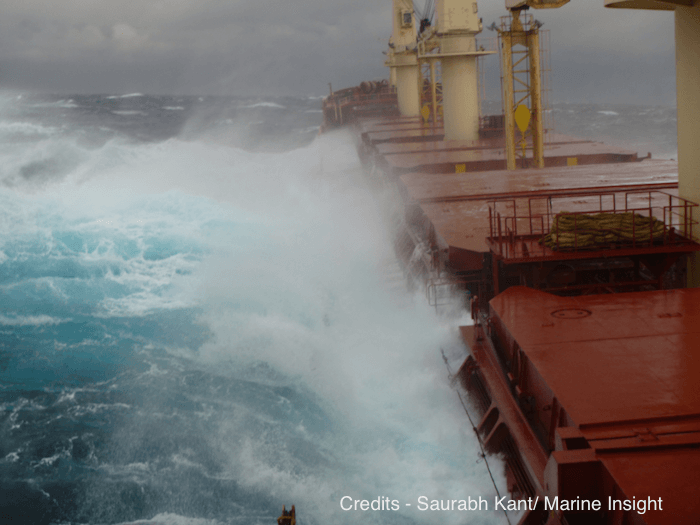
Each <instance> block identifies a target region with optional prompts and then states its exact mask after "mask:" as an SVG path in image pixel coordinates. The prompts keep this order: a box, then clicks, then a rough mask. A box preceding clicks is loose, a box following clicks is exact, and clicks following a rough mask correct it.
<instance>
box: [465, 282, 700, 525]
mask: <svg viewBox="0 0 700 525" xmlns="http://www.w3.org/2000/svg"><path fill="white" fill-rule="evenodd" d="M699 305H700V290H696V289H690V290H673V291H663V292H641V293H633V294H616V295H603V296H585V297H577V298H561V297H556V296H553V295H550V294H546V293H543V292H538V291H535V290H531V289H528V288H524V287H514V288H510V289H508V290H506V291H505V292H504V293H502V294H501V295H499V296H498V297H496V298H494V299H493V300H492V301H491V312H492V319H493V320H494V330H495V333H496V334H498V335H497V338H498V340H499V342H500V346H501V347H503V348H519V349H520V350H519V351H520V352H522V356H521V357H520V358H518V359H517V360H518V361H519V363H520V365H519V370H518V371H517V372H514V379H513V381H514V382H515V383H516V384H517V390H518V391H522V392H523V395H530V396H532V397H533V399H534V403H535V412H536V416H535V418H536V419H537V420H539V421H542V423H541V424H542V427H543V430H542V432H543V435H545V436H547V435H549V436H554V435H555V432H554V430H555V429H557V434H558V435H559V436H560V437H559V438H558V441H557V443H558V444H557V445H556V447H555V448H556V451H555V452H553V453H552V457H551V458H550V460H549V465H548V467H547V475H546V477H548V478H549V479H548V480H546V481H545V484H547V483H549V484H550V490H549V492H550V495H557V494H560V493H561V492H562V491H563V492H565V493H567V492H568V495H566V496H563V495H562V497H572V494H574V493H577V491H578V494H577V495H581V496H582V497H584V494H585V492H586V491H589V492H590V490H591V487H590V486H578V487H577V486H576V479H573V480H572V479H571V478H565V479H564V478H563V479H561V480H557V479H556V473H557V471H558V470H560V469H561V468H570V466H569V467H566V465H567V464H569V463H572V464H574V465H578V466H579V467H578V468H583V467H581V465H582V464H583V463H586V462H590V461H593V462H600V463H601V464H602V465H603V467H604V469H605V471H606V472H607V473H608V474H609V476H610V477H611V478H612V480H613V481H614V483H615V484H616V485H617V487H618V488H619V489H620V490H621V492H622V493H621V494H619V495H618V496H616V497H618V499H631V498H632V496H634V497H636V498H637V499H639V498H647V497H650V498H652V499H658V498H662V500H663V502H664V507H663V509H664V510H663V511H662V512H650V513H647V514H645V515H644V516H643V518H644V521H643V523H647V524H668V523H674V524H678V525H682V524H688V525H690V524H696V523H698V521H697V520H698V517H699V516H700V500H699V499H698V498H697V487H698V486H700V395H699V394H698V387H697V379H698V377H700V306H699ZM469 343H470V344H471V341H469ZM509 352H510V354H509V355H510V356H511V358H512V359H514V358H515V357H514V354H513V353H512V351H506V353H509ZM506 358H508V356H506ZM553 406H556V407H558V408H560V409H561V413H560V414H556V418H555V417H554V415H553V413H552V410H554V409H553V408H552V407H553ZM548 407H549V408H548ZM552 421H555V424H554V425H553V426H552V425H551V422H552ZM559 427H561V428H559ZM561 436H563V438H562V437H561ZM574 436H577V439H578V443H577V445H576V447H574V448H575V449H576V450H573V449H571V450H570V449H568V448H567V438H569V439H570V438H572V437H574ZM581 438H582V439H583V441H581ZM584 445H585V446H584ZM640 450H645V453H644V454H642V455H640V454H638V453H637V452H638V451H640ZM587 454H588V456H589V457H588V458H587V459H585V458H586V455H587ZM604 478H605V476H604V475H602V474H601V475H599V476H598V479H597V482H598V485H597V486H596V487H595V491H596V492H597V496H600V497H603V496H606V497H607V494H605V492H606V490H608V491H610V490H611V489H610V487H608V488H607V489H606V483H605V482H604V481H605V480H604ZM678 480H682V481H680V482H679V481H678ZM583 481H584V480H581V481H580V482H579V483H582V482H583ZM589 481H592V480H589ZM543 486H544V484H543ZM560 495H561V494H560ZM606 504H607V502H606Z"/></svg>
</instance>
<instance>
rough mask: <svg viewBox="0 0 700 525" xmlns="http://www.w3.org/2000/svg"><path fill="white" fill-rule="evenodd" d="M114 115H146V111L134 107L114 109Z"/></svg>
mask: <svg viewBox="0 0 700 525" xmlns="http://www.w3.org/2000/svg"><path fill="white" fill-rule="evenodd" d="M112 113H114V114H115V115H124V116H129V115H146V114H147V113H146V112H145V111H138V110H135V109H124V110H121V109H120V110H115V111H112Z"/></svg>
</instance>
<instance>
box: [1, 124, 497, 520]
mask: <svg viewBox="0 0 700 525" xmlns="http://www.w3.org/2000/svg"><path fill="white" fill-rule="evenodd" d="M56 142H57V141H56ZM61 145H66V143H65V142H63V143H61ZM73 147H74V150H72V151H73V152H74V154H75V158H74V164H73V165H72V168H71V169H70V170H68V172H67V174H66V175H65V176H62V177H57V178H56V179H55V180H53V181H49V182H45V183H44V185H42V186H41V187H38V188H37V187H34V186H31V183H30V181H29V180H27V179H26V178H17V179H16V180H15V186H14V187H13V188H12V189H5V190H3V191H0V203H3V204H4V203H5V202H6V203H7V206H6V207H3V208H2V209H3V212H2V213H3V214H4V217H5V218H6V219H7V220H6V221H5V222H4V224H5V226H1V225H0V228H6V229H7V230H6V233H7V236H6V237H5V238H4V240H5V243H6V244H5V245H3V246H0V248H2V250H3V252H4V253H6V254H8V255H7V256H8V257H11V258H14V259H13V260H16V261H21V260H25V259H22V258H23V257H24V258H29V257H35V260H37V261H40V262H41V263H42V264H44V263H46V262H47V261H50V262H52V263H56V264H57V266H56V268H58V269H59V270H60V271H63V270H62V269H63V267H64V263H71V265H72V266H71V268H75V267H77V270H73V269H71V270H70V272H73V273H70V272H69V273H68V274H67V276H65V277H64V276H63V275H62V274H60V271H58V270H57V271H52V272H49V273H48V274H47V275H43V276H41V277H36V276H28V277H27V278H26V279H25V280H23V281H22V282H21V283H15V284H13V285H12V286H20V284H21V285H23V286H24V285H31V286H30V287H29V288H28V289H31V290H32V293H35V294H40V293H44V294H46V296H47V297H48V298H49V299H51V298H54V297H55V298H56V299H55V300H54V301H53V304H59V305H60V304H71V305H75V304H77V305H79V306H80V307H81V308H84V309H87V308H88V307H89V308H90V312H91V315H92V316H93V317H97V318H102V319H106V318H109V317H115V316H119V317H145V316H148V315H155V314H157V313H158V312H160V311H167V310H175V309H181V308H186V307H192V306H196V307H198V308H199V310H200V311H201V315H200V318H199V320H200V322H201V323H202V324H204V325H206V326H207V328H208V329H209V330H211V333H212V334H213V336H212V338H211V339H210V340H209V341H208V342H207V343H206V344H204V345H203V346H201V347H199V348H195V349H194V350H186V349H185V350H183V349H180V348H166V349H167V350H169V351H171V352H173V354H175V355H176V356H177V357H178V358H183V357H186V358H187V359H189V360H190V361H191V362H192V363H195V364H196V366H197V367H198V368H201V369H204V370H207V369H210V370H213V371H215V373H216V374H217V375H223V376H224V377H228V378H230V380H231V381H232V382H233V381H235V380H241V379H243V380H248V379H249V378H250V375H251V373H252V372H250V371H255V370H259V369H260V367H261V365H262V366H264V367H265V368H267V369H269V370H271V371H272V372H270V376H269V377H272V378H273V379H270V381H271V382H275V381H277V382H279V383H281V384H282V385H287V386H288V385H291V386H292V387H293V388H294V392H298V393H299V394H300V395H301V394H303V395H306V396H308V397H309V399H311V400H313V401H314V402H316V403H317V404H318V405H319V407H320V408H319V412H321V413H322V414H324V415H325V417H326V420H320V421H318V420H315V419H314V418H313V417H311V416H309V417H308V418H304V419H303V420H300V421H294V422H293V424H292V425H288V422H287V421H286V420H285V419H284V418H280V417H279V416H277V417H278V418H277V419H276V418H275V417H273V416H272V415H270V414H267V413H260V411H255V410H254V406H255V405H254V404H252V403H251V404H250V405H248V404H246V403H245V402H243V401H241V400H238V399H234V400H230V401H228V403H229V405H230V410H229V411H223V410H217V414H216V417H217V418H218V419H217V421H218V424H217V425H216V426H214V427H212V428H211V429H208V431H207V432H205V433H202V435H201V436H199V438H200V439H201V440H202V441H204V442H205V443H206V444H207V446H209V447H210V448H211V450H212V451H214V452H213V455H214V456H216V457H217V458H218V461H219V462H220V473H219V475H220V477H221V479H227V480H232V481H233V482H235V484H236V485H238V486H240V487H242V488H243V489H245V490H249V491H251V492H253V493H255V492H258V493H261V494H263V495H264V497H265V498H267V499H270V500H274V501H285V502H287V503H288V504H291V503H294V504H296V505H297V507H298V508H300V509H302V508H303V509H304V513H305V515H307V516H311V517H312V519H313V520H315V521H316V522H317V523H331V522H332V523H336V524H338V525H345V524H348V525H349V524H354V523H357V521H358V516H357V515H351V514H343V513H342V512H341V511H340V510H339V498H340V497H342V495H350V496H352V497H358V498H368V499H373V498H376V497H378V496H380V495H387V496H390V497H392V498H396V499H400V500H402V502H405V503H409V502H414V501H415V499H416V498H417V497H418V496H419V495H423V494H425V495H428V496H430V497H435V498H440V499H452V498H456V499H460V498H464V497H467V496H471V497H478V496H479V495H482V496H484V497H488V498H490V497H491V495H492V494H493V489H492V487H491V486H490V481H489V479H488V474H487V472H486V470H485V468H484V466H483V465H482V464H481V463H477V461H478V459H479V458H478V455H477V452H478V448H477V445H476V443H475V441H474V437H473V433H472V431H471V429H469V428H468V426H467V423H466V420H465V418H464V415H463V412H462V408H461V405H460V404H459V400H458V399H457V397H456V395H455V393H454V391H453V390H452V388H451V386H450V384H449V381H448V378H447V371H446V369H445V366H444V363H443V361H442V357H441V354H440V349H441V348H443V349H444V350H445V351H446V352H447V353H448V354H449V355H450V356H451V357H452V359H453V362H459V361H460V359H462V358H464V356H465V350H464V348H463V347H462V346H461V343H460V342H459V339H458V337H457V332H456V326H455V323H453V322H451V321H441V320H439V319H437V318H436V317H435V315H434V313H433V311H432V309H431V308H430V307H429V306H428V305H427V304H426V303H425V301H424V299H423V298H422V297H418V298H415V300H414V298H413V297H412V295H411V294H409V293H408V292H406V291H405V290H402V289H400V288H399V287H397V286H396V285H395V284H396V283H395V280H396V279H394V278H391V279H388V280H387V276H386V271H387V268H386V261H391V260H392V259H393V255H392V253H391V248H390V246H391V234H390V232H388V231H387V229H386V227H385V226H384V220H383V215H382V213H381V211H380V209H379V208H378V207H377V204H376V203H375V201H374V200H373V199H372V197H371V195H370V194H369V192H368V190H367V189H366V188H365V187H364V186H363V182H362V180H363V179H362V174H361V171H360V166H359V161H358V159H357V156H356V154H355V152H354V147H353V145H352V140H351V137H350V136H349V134H346V133H334V134H330V135H324V136H322V137H320V138H318V139H317V140H316V141H315V142H314V143H313V144H312V145H310V146H309V147H306V148H302V149H299V150H294V151H290V152H283V153H277V154H269V153H250V152H246V151H242V150H237V149H233V148H229V147H224V146H218V145H211V144H207V143H205V142H202V141H188V142H186V141H182V140H177V139H171V140H169V141H165V142H163V143H160V144H156V145H130V144H120V143H116V142H111V143H107V144H105V145H104V146H103V147H100V148H97V149H93V150H87V149H83V148H80V147H78V146H75V145H74V146H73ZM48 149H49V150H51V151H54V150H53V148H48ZM34 154H38V153H37V152H34ZM27 155H31V153H27ZM42 158H43V157H42ZM48 158H53V157H51V156H50V155H49V156H48ZM23 161H26V162H25V164H27V163H29V162H31V161H32V159H30V158H24V159H23ZM19 164H21V162H19ZM29 187H31V188H33V189H32V191H24V190H25V189H26V188H29ZM8 225H11V226H8ZM10 241H12V242H10ZM13 243H14V244H13ZM11 250H14V251H11ZM59 263H60V264H59ZM389 266H390V267H391V268H393V269H394V270H395V263H391V264H390V265H389ZM52 269H53V267H52ZM78 270H80V271H78ZM394 270H392V271H394ZM81 271H82V272H84V273H81ZM8 286H9V285H3V288H0V289H2V290H3V291H5V292H7V291H8V290H9V288H8ZM4 315H5V316H8V318H9V317H11V316H9V315H8V314H7V312H5V313H4ZM35 315H37V316H42V315H46V316H47V318H52V319H53V318H57V319H58V317H55V316H53V315H51V316H49V315H48V314H35ZM134 330H136V329H134ZM129 337H131V336H129ZM133 337H134V338H137V337H144V338H145V337H146V336H140V335H139V334H135V335H134V336H133ZM139 342H140V344H142V345H143V346H144V347H147V345H148V343H149V342H150V341H148V340H146V341H141V340H139ZM173 346H174V345H173ZM145 350H147V348H145V349H144V351H145ZM171 373H172V372H171V370H170V369H168V368H167V363H166V364H164V363H163V362H158V363H157V364H155V363H154V364H153V367H152V369H151V371H150V372H145V373H144V376H143V377H144V380H145V379H148V380H149V381H150V380H153V381H156V380H160V379H163V380H165V379H167V378H168V377H169V374H171ZM149 374H150V375H149ZM171 394H172V393H171V392H163V395H164V397H168V396H170V395H171ZM78 397H80V396H78ZM274 399H276V400H277V402H278V403H279V404H280V407H281V408H280V409H279V410H280V413H282V414H284V413H285V409H286V408H288V406H289V401H288V398H286V397H285V396H283V395H281V394H280V395H278V396H277V397H276V398H274ZM64 401H65V402H66V404H67V405H69V406H71V407H72V408H70V410H69V413H70V414H71V415H74V416H75V417H78V416H80V417H82V416H86V415H87V414H101V413H104V412H106V411H108V410H118V411H121V410H128V409H129V405H127V404H124V403H100V402H94V403H93V402H89V403H86V404H85V405H77V406H76V405H72V401H71V399H70V398H65V399H64ZM225 401H227V400H225V399H224V400H223V401H222V403H223V402H225ZM217 406H218V405H217ZM157 408H158V407H156V408H154V409H153V411H152V412H150V413H149V417H152V418H154V419H155V418H157V417H161V416H160V415H159V414H160V412H159V411H158V410H157ZM206 410H207V409H206V407H205V408H204V409H202V410H199V409H198V410H197V413H198V414H199V413H202V412H205V413H206ZM162 413H163V414H164V415H163V416H162V417H163V418H165V417H166V416H167V417H170V413H166V411H165V410H163V411H162ZM209 413H211V412H209ZM318 417H321V416H318ZM251 419H252V420H255V421H262V422H264V423H265V428H268V429H271V430H269V431H267V432H266V433H265V434H264V435H257V434H255V433H253V431H252V430H250V429H249V427H248V426H246V423H247V422H249V421H250V420H251ZM11 421H12V420H11ZM274 429H277V430H274ZM290 433H293V436H292V437H293V439H290V438H289V434H290ZM232 436H235V439H233V438H232ZM112 439H113V441H116V442H119V440H120V439H122V440H126V441H128V440H130V439H134V438H133V436H126V435H125V436H121V435H119V436H114V437H113V438H112ZM297 442H302V443H303V444H304V446H308V450H309V451H310V452H309V453H308V457H307V455H305V453H302V452H298V451H295V450H294V448H293V446H292V445H293V444H295V443H297ZM130 445H131V442H128V443H125V444H124V446H125V448H129V446H130ZM134 446H136V445H134ZM302 450H303V449H302ZM169 457H171V459H172V458H173V457H174V458H175V460H176V461H175V462H176V463H177V465H178V466H179V467H181V468H193V465H195V462H194V460H192V459H190V458H189V457H188V456H186V455H184V456H183V455H180V456H169ZM44 459H47V462H46V465H45V466H47V467H48V466H50V465H49V464H51V465H53V463H54V462H55V461H56V460H51V457H50V458H44ZM49 460H51V461H49ZM494 461H495V460H494ZM142 465H143V468H137V466H136V465H135V464H128V465H126V466H113V467H106V466H103V467H101V468H104V469H105V471H107V470H108V469H109V468H113V469H114V470H113V471H114V472H118V473H120V474H129V475H130V476H133V477H134V479H136V480H137V481H138V482H142V481H143V480H144V479H145V478H147V477H148V476H149V475H150V470H149V469H150V467H149V464H148V463H143V464H142ZM195 466H196V465H195ZM154 468H155V467H154ZM495 470H496V475H497V477H498V479H499V482H501V483H503V479H502V476H501V475H500V472H501V470H500V469H499V468H496V469H495ZM110 472H112V471H110ZM400 514H401V515H402V516H403V518H397V517H395V516H390V517H388V518H386V519H384V520H383V518H382V517H381V516H376V517H375V520H376V522H377V523H382V522H385V523H388V522H395V520H397V519H404V520H406V521H410V522H413V523H416V524H428V523H434V522H435V516H433V515H427V514H420V513H417V512H414V511H411V510H407V509H404V510H402V511H401V512H400ZM180 518H181V517H180V516H176V515H170V514H162V515H158V516H155V517H153V518H151V519H150V520H144V521H142V523H160V522H162V523H178V521H177V520H179V519H180ZM480 518H481V519H482V520H483V523H485V524H496V523H501V521H502V517H500V516H498V515H495V514H493V513H486V514H484V515H483V516H480ZM182 519H183V520H189V521H183V522H182V523H187V524H192V523H208V522H207V521H202V520H198V521H197V520H195V521H193V520H192V519H191V518H182ZM158 520H160V522H159V521H158ZM441 522H442V523H445V524H452V523H454V524H457V523H462V522H463V516H461V515H460V514H459V513H454V514H451V515H449V516H441ZM212 523H213V522H212Z"/></svg>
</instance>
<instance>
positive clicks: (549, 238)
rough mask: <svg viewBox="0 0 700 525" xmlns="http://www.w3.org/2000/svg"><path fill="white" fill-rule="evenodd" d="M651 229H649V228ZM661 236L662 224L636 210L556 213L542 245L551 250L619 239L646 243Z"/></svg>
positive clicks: (612, 242)
mask: <svg viewBox="0 0 700 525" xmlns="http://www.w3.org/2000/svg"><path fill="white" fill-rule="evenodd" d="M650 230H651V231H650ZM663 235H664V223H663V222H662V221H660V220H657V219H656V218H655V217H651V218H649V217H644V216H643V215H639V214H638V213H632V212H625V213H597V214H595V215H578V214H573V213H566V212H562V213H557V214H556V215H555V216H554V220H553V221H552V229H551V231H550V232H549V233H548V234H547V235H546V236H545V238H544V244H546V245H547V246H548V247H550V248H553V249H560V250H570V249H574V248H593V247H596V246H602V245H607V244H614V243H620V242H624V243H627V242H633V241H634V242H645V241H650V240H652V241H653V240H657V239H660V238H662V237H663Z"/></svg>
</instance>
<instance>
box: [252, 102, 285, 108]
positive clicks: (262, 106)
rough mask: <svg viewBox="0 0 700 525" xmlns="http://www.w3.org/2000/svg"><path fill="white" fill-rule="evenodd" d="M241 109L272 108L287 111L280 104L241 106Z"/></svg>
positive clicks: (262, 103)
mask: <svg viewBox="0 0 700 525" xmlns="http://www.w3.org/2000/svg"><path fill="white" fill-rule="evenodd" d="M242 108H243V109H252V108H274V109H287V108H286V107H285V106H282V105H280V104H275V103H274V102H258V103H256V104H251V105H249V106H242Z"/></svg>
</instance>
